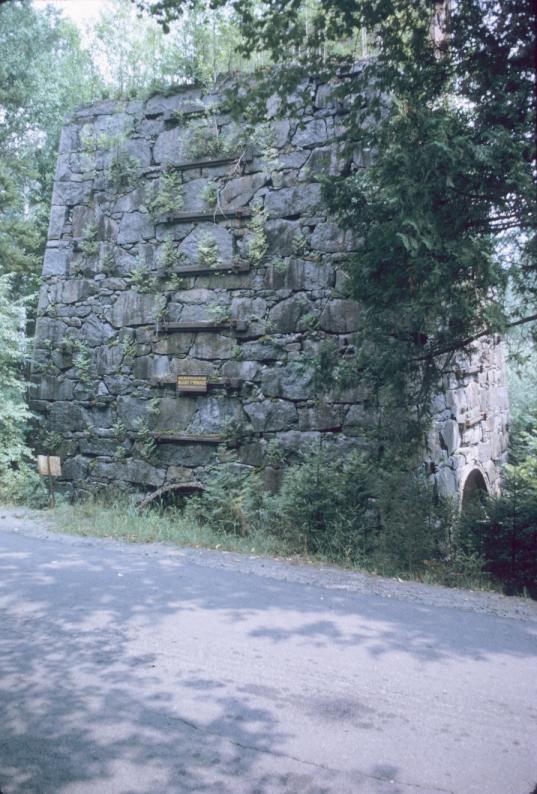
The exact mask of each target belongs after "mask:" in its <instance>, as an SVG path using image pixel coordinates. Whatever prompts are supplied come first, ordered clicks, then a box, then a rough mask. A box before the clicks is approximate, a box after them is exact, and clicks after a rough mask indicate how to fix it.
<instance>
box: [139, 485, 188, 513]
mask: <svg viewBox="0 0 537 794" xmlns="http://www.w3.org/2000/svg"><path fill="white" fill-rule="evenodd" d="M203 490H204V488H203V485H202V484H201V483H200V482H187V483H171V484H170V485H165V486H163V487H162V488H158V489H157V490H156V491H153V492H152V493H150V494H148V496H146V497H145V499H143V500H142V501H141V502H140V504H139V505H138V509H139V510H143V509H144V508H146V507H160V508H163V507H164V508H165V507H183V506H184V501H185V498H186V497H188V496H191V495H192V494H193V493H200V492H201V491H203Z"/></svg>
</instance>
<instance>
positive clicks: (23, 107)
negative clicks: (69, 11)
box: [0, 2, 98, 294]
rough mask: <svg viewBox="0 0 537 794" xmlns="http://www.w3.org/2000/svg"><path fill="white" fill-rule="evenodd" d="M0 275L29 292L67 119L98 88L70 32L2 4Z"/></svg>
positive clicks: (29, 10) (42, 15)
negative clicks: (10, 277)
mask: <svg viewBox="0 0 537 794" xmlns="http://www.w3.org/2000/svg"><path fill="white" fill-rule="evenodd" d="M0 52H1V53H2V58H1V61H0V108H1V123H0V273H6V272H11V273H16V278H15V280H14V281H13V289H14V290H16V291H17V292H18V293H23V294H29V293H31V292H33V291H34V290H35V287H36V277H37V274H38V273H39V270H40V267H41V262H42V257H43V252H44V248H45V242H46V232H47V226H48V216H49V206H50V197H51V191H52V180H53V175H54V170H55V161H56V154H57V147H58V140H59V134H60V129H61V126H62V124H63V119H64V116H65V114H66V113H68V112H69V110H70V109H71V108H73V107H74V106H75V105H76V104H80V103H81V102H83V101H86V100H87V99H89V98H90V97H92V96H94V95H95V92H96V90H98V81H96V80H95V79H94V74H95V73H94V69H93V66H92V63H91V60H90V57H89V55H88V53H87V52H84V51H83V50H82V48H81V46H80V40H79V35H78V32H77V30H76V28H75V26H74V25H73V24H72V23H70V22H68V21H66V20H65V19H63V18H62V17H61V15H60V14H58V12H57V11H55V10H54V9H52V8H50V7H48V8H46V9H43V10H37V9H36V8H35V7H34V6H32V4H30V3H19V2H10V3H2V4H1V5H0Z"/></svg>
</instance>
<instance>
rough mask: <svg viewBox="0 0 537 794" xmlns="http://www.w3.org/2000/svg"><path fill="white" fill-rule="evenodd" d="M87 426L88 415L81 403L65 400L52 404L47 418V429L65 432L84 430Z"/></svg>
mask: <svg viewBox="0 0 537 794" xmlns="http://www.w3.org/2000/svg"><path fill="white" fill-rule="evenodd" d="M86 427H87V425H86V415H85V413H84V410H83V409H82V407H81V406H80V405H77V404H76V403H73V402H63V401H56V402H54V403H53V404H52V407H51V409H50V413H49V415H48V419H47V430H49V431H50V432H56V433H61V434H63V433H69V432H82V431H84V430H86Z"/></svg>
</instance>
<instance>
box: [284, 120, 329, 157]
mask: <svg viewBox="0 0 537 794" xmlns="http://www.w3.org/2000/svg"><path fill="white" fill-rule="evenodd" d="M291 140H292V143H293V145H294V146H298V147H300V148H301V149H312V148H313V147H314V146H319V145H320V144H323V143H326V140H327V131H326V121H325V119H323V118H321V119H312V120H311V121H308V122H306V124H301V125H300V126H299V127H298V129H297V131H296V132H295V134H294V135H293V137H292V139H291Z"/></svg>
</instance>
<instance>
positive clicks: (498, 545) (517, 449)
mask: <svg viewBox="0 0 537 794" xmlns="http://www.w3.org/2000/svg"><path fill="white" fill-rule="evenodd" d="M525 425H526V426H525V428H523V427H520V426H519V427H518V428H515V429H514V434H515V435H514V438H513V454H512V462H511V463H510V464H508V465H507V466H506V467H505V472H504V478H503V482H502V493H501V496H497V497H492V498H484V499H482V500H481V501H477V500H476V502H475V503H474V504H473V505H470V506H469V508H468V509H467V510H466V511H465V513H464V514H463V515H462V517H461V522H460V527H459V533H458V545H459V547H460V548H461V550H462V551H463V552H464V553H467V554H473V555H475V556H477V557H478V558H479V559H481V560H482V562H483V568H484V570H485V571H486V572H488V574H489V575H490V576H491V577H492V579H493V580H494V581H497V582H499V583H500V584H502V586H503V588H504V590H505V591H506V592H507V593H510V594H513V593H527V594H529V595H530V596H531V597H532V598H537V420H536V417H535V415H533V416H532V417H528V418H527V420H526V423H525Z"/></svg>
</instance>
